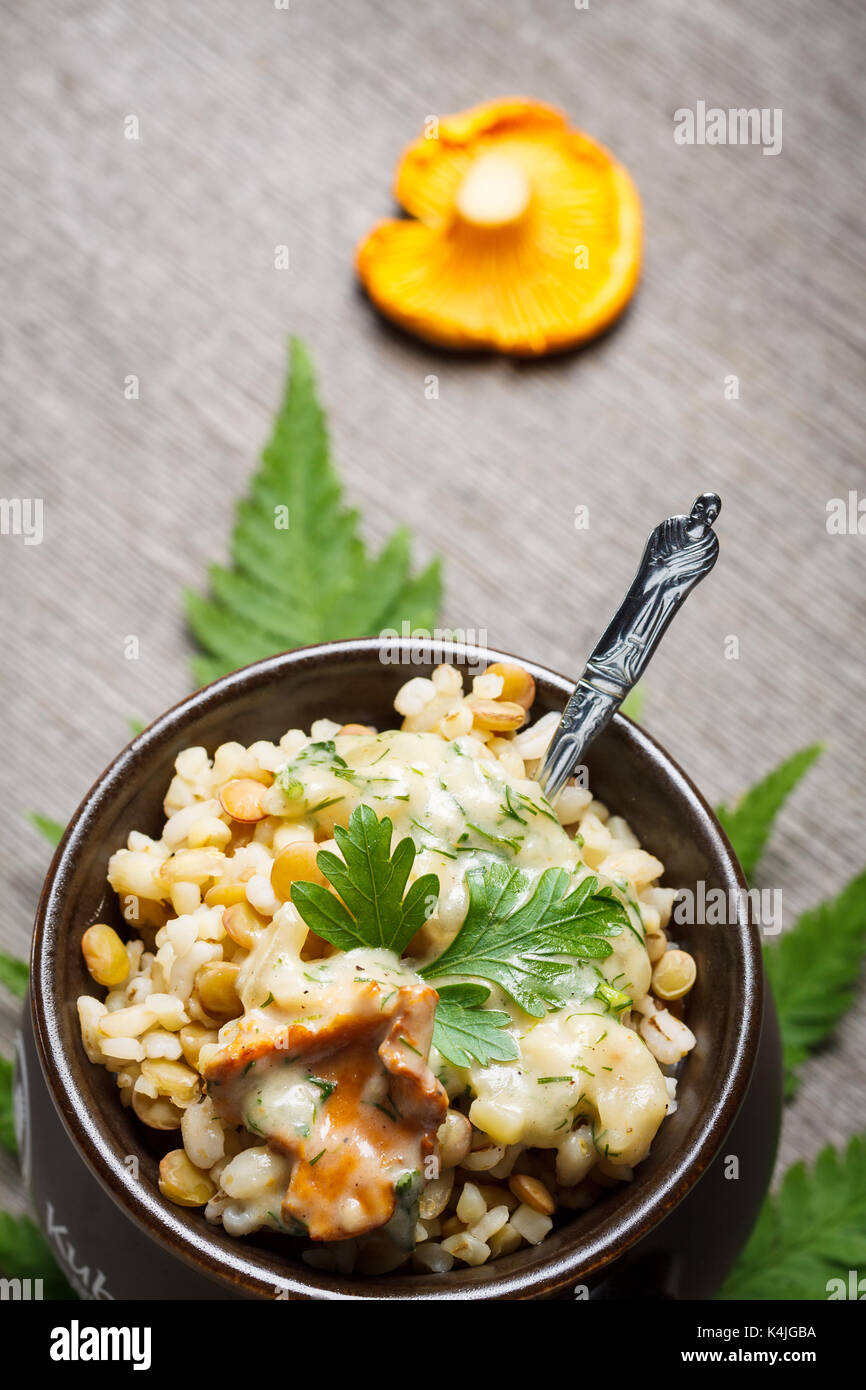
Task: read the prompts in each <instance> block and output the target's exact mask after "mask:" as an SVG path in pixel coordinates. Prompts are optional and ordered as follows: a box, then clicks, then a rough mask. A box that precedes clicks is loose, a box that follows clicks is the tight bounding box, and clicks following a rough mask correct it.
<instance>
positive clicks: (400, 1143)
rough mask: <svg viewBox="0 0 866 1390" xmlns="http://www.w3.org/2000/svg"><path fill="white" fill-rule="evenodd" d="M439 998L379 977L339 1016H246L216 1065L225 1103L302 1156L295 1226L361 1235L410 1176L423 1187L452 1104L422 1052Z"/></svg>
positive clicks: (414, 1185) (414, 1187)
mask: <svg viewBox="0 0 866 1390" xmlns="http://www.w3.org/2000/svg"><path fill="white" fill-rule="evenodd" d="M436 1000H437V995H436V992H435V990H432V989H430V988H429V987H428V986H427V985H408V986H404V987H402V988H399V989H393V988H391V987H390V986H389V987H388V988H386V989H382V988H381V987H380V985H378V984H377V983H376V981H374V980H370V981H369V982H368V983H366V984H364V985H363V987H362V988H361V989H360V990H359V991H358V992H357V993H355V994H354V995H353V997H352V1002H351V1005H350V1006H349V1007H347V1008H346V1009H345V1010H344V1011H343V1012H338V1013H336V1014H331V1015H321V1016H319V1018H310V1019H308V1020H306V1021H304V1022H294V1023H288V1024H283V1025H279V1024H273V1023H269V1022H266V1021H265V1019H264V1017H263V1016H262V1015H258V1014H256V1013H253V1014H248V1015H246V1016H245V1018H244V1019H243V1020H242V1022H241V1023H240V1025H239V1028H238V1031H237V1033H236V1034H235V1036H234V1038H233V1039H232V1041H231V1042H230V1043H229V1044H227V1045H226V1046H223V1047H221V1048H220V1049H219V1050H218V1052H217V1053H216V1054H215V1055H214V1056H212V1057H211V1058H210V1060H209V1061H208V1064H207V1066H206V1067H205V1068H204V1075H205V1077H206V1080H207V1082H208V1090H209V1093H210V1095H211V1096H212V1097H213V1100H214V1104H215V1105H216V1107H217V1109H218V1110H219V1111H220V1112H221V1113H222V1114H223V1115H224V1116H225V1117H226V1118H227V1119H229V1120H231V1121H233V1122H234V1123H236V1124H244V1125H246V1126H247V1128H248V1129H251V1130H252V1131H253V1132H254V1133H259V1134H261V1135H262V1136H263V1137H265V1138H266V1139H267V1141H268V1143H269V1144H270V1146H271V1147H272V1148H273V1149H275V1150H276V1151H277V1152H278V1153H284V1154H286V1155H287V1157H289V1158H292V1159H294V1160H295V1162H294V1166H293V1168H292V1173H291V1178H290V1181H289V1185H288V1188H287V1190H286V1193H285V1196H284V1197H283V1201H282V1210H281V1216H282V1220H283V1222H284V1223H285V1224H286V1226H287V1227H288V1228H289V1229H294V1230H297V1229H305V1230H306V1231H307V1232H308V1233H309V1235H310V1237H311V1238H312V1239H313V1240H342V1239H345V1238H348V1237H351V1236H358V1235H361V1234H363V1233H364V1232H366V1231H372V1230H374V1229H375V1228H376V1227H378V1226H382V1225H384V1224H385V1223H386V1222H387V1221H389V1220H390V1219H391V1218H392V1216H394V1214H395V1209H396V1207H397V1203H398V1198H399V1197H400V1195H401V1191H402V1190H403V1188H406V1187H407V1184H408V1187H409V1188H410V1189H411V1191H408V1190H407V1191H406V1194H405V1195H406V1197H407V1199H408V1198H411V1197H413V1196H415V1195H417V1191H418V1190H419V1188H420V1186H421V1185H422V1184H421V1176H422V1173H423V1172H424V1170H425V1161H426V1160H427V1159H429V1158H431V1157H432V1158H434V1159H435V1157H436V1131H437V1129H438V1128H439V1126H440V1124H441V1123H442V1120H443V1119H444V1116H445V1111H446V1110H447V1108H448V1097H447V1095H446V1093H445V1091H444V1089H443V1087H442V1086H441V1084H440V1083H439V1081H437V1079H436V1077H435V1076H434V1075H433V1073H432V1072H431V1070H430V1068H429V1067H428V1065H427V1062H426V1060H425V1059H426V1057H427V1053H428V1052H429V1050H430V1040H431V1037H432V1033H433V1015H434V1013H435V1010H436ZM406 1205H407V1206H408V1205H409V1203H408V1201H407V1203H406Z"/></svg>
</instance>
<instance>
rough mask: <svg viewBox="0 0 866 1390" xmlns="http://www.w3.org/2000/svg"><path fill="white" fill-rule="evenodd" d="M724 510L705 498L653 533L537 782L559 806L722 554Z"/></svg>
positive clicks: (577, 688) (713, 496)
mask: <svg viewBox="0 0 866 1390" xmlns="http://www.w3.org/2000/svg"><path fill="white" fill-rule="evenodd" d="M721 509H722V504H721V501H720V499H719V498H718V497H717V496H716V494H715V493H714V492H704V493H702V494H701V496H700V497H699V498H698V499H697V500H696V502H695V505H694V506H693V507H692V510H691V511H690V513H689V515H688V516H670V517H668V519H667V521H663V522H661V524H660V525H659V526H657V527H656V528H655V530H654V531H653V532H651V533H650V536H649V539H648V540H647V543H646V548H645V549H644V553H643V556H642V558H641V562H640V565H639V566H638V572H637V574H636V575H635V577H634V579H633V580H632V584H631V588H630V589H629V591H628V593H627V594H626V596H625V598H624V599H623V601H622V603H621V605H620V607H619V609H618V610H617V612H616V614H615V615H614V617H613V619H612V620H611V622H610V623H609V624H608V627H607V629H606V630H605V633H604V636H603V637H602V638H601V640H600V642H599V643H598V645H597V646H596V647H595V649H594V651H593V653H592V656H591V657H590V658H589V661H588V662H587V663H586V668H585V670H584V672H583V675H582V676H581V678H580V680H579V681H578V682H577V685H576V686H575V687H574V691H573V693H572V695H571V698H570V700H569V702H568V704H567V705H566V707H565V709H564V711H563V714H562V719H561V720H560V722H559V726H558V728H557V730H556V733H555V734H554V735H553V738H552V740H551V743H550V747H549V748H548V750H547V753H546V754H545V757H544V762H543V763H542V765H541V770H540V771H539V773H538V776H537V778H536V780H537V781H538V782H540V783H541V786H542V789H543V790H544V793H545V795H546V796H547V798H548V800H551V801H552V800H553V798H554V797H555V796H556V795H557V793H558V792H559V791H560V790H561V789H562V787H563V786H564V785H565V783H566V782H567V781H568V778H569V777H570V776H571V775H572V773H573V772H574V770H575V768H577V767H578V766H579V765H580V763H581V760H582V758H583V755H584V753H585V752H586V750H587V748H588V747H589V745H590V744H591V743H592V741H593V739H595V738H597V737H598V735H599V734H600V733H601V731H602V729H603V728H604V727H605V725H606V724H608V723H609V722H610V720H611V719H612V717H613V715H614V713H615V712H616V710H617V709H619V706H620V705H621V704H622V702H623V700H624V699H625V697H626V695H627V694H628V692H629V691H630V690H631V688H632V686H634V685H635V684H636V682H637V681H639V680H640V678H641V676H642V675H643V673H644V671H645V670H646V668H647V666H648V665H649V662H650V659H651V658H652V655H653V652H654V651H655V649H656V647H657V646H658V644H659V642H660V641H661V639H662V637H663V636H664V634H665V632H666V631H667V628H668V624H669V623H670V621H671V619H672V618H673V616H674V614H675V613H676V611H677V609H678V608H679V607H680V604H681V603H683V601H684V600H685V599H686V597H687V596H688V595H689V594H690V593H691V591H692V589H693V588H694V587H695V585H696V584H699V583H700V581H701V580H702V579H703V577H704V575H706V574H709V572H710V570H711V569H712V568H713V565H714V564H715V563H716V558H717V556H718V553H719V538H718V536H717V535H716V534H715V532H714V531H713V529H712V528H713V522H714V521H715V519H716V517H717V516H718V515H719V512H720V511H721Z"/></svg>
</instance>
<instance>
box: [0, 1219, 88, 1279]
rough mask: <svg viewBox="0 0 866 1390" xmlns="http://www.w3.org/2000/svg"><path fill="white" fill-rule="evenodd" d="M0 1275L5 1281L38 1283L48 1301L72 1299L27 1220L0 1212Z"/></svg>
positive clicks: (45, 1244) (37, 1231) (33, 1225)
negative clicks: (20, 1280)
mask: <svg viewBox="0 0 866 1390" xmlns="http://www.w3.org/2000/svg"><path fill="white" fill-rule="evenodd" d="M0 1271H2V1273H3V1274H4V1276H5V1277H6V1278H7V1279H41V1280H42V1281H43V1295H44V1297H45V1298H50V1299H67V1298H75V1297H76V1294H75V1293H74V1291H73V1290H72V1289H71V1288H70V1287H69V1284H68V1283H67V1282H66V1279H65V1278H64V1276H63V1274H62V1273H61V1271H60V1269H59V1268H58V1267H57V1263H56V1261H55V1259H54V1256H53V1254H52V1253H51V1247H50V1246H49V1244H48V1242H47V1241H46V1239H45V1237H44V1236H43V1234H42V1232H41V1231H40V1229H39V1227H38V1226H37V1225H36V1222H35V1221H31V1219H30V1217H29V1216H11V1215H10V1213H9V1212H8V1211H0Z"/></svg>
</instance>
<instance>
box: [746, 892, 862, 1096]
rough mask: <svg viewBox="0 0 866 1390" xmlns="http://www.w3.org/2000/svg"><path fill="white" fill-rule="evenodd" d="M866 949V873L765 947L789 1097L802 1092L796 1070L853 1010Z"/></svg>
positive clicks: (766, 966) (765, 964)
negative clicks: (865, 948) (852, 1005)
mask: <svg viewBox="0 0 866 1390" xmlns="http://www.w3.org/2000/svg"><path fill="white" fill-rule="evenodd" d="M864 945H866V871H864V872H863V873H861V874H860V875H858V877H857V878H854V879H852V880H851V882H850V883H849V884H848V885H847V887H846V888H843V890H842V892H841V893H840V894H839V895H838V897H836V898H832V899H830V900H829V901H828V902H823V903H819V904H818V906H817V907H813V908H810V909H809V910H808V911H807V912H804V913H802V915H801V916H800V917H798V919H797V921H796V922H795V923H794V925H793V927H791V928H790V929H789V930H788V931H786V932H784V933H783V935H782V936H780V937H779V939H778V941H776V942H775V943H774V944H773V945H766V946H765V947H764V966H765V968H766V971H767V976H768V978H769V980H770V984H771V986H772V989H773V996H774V998H775V1000H776V1008H777V1009H778V1012H779V1026H780V1028H781V1031H782V1050H783V1056H784V1062H785V1094H786V1096H788V1097H790V1096H792V1095H793V1093H794V1091H795V1090H796V1088H797V1080H798V1078H797V1072H796V1068H797V1067H798V1066H799V1064H800V1063H801V1062H803V1061H804V1060H805V1058H806V1057H807V1056H808V1055H809V1053H810V1052H812V1051H814V1049H815V1048H816V1047H818V1046H819V1044H820V1043H822V1042H824V1041H825V1039H826V1038H828V1037H829V1036H830V1034H831V1033H832V1031H833V1028H834V1027H835V1025H836V1023H837V1022H838V1021H839V1019H840V1018H841V1017H842V1015H843V1014H844V1013H845V1010H846V1009H848V1008H849V1007H850V1005H851V1002H852V996H853V990H854V986H855V985H856V983H857V980H858V978H859V974H860V965H861V962H862V958H863V948H864Z"/></svg>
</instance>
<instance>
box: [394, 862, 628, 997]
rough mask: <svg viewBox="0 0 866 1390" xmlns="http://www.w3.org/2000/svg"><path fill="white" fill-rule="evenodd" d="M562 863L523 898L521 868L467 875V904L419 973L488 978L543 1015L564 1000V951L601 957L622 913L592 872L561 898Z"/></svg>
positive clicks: (565, 881)
mask: <svg viewBox="0 0 866 1390" xmlns="http://www.w3.org/2000/svg"><path fill="white" fill-rule="evenodd" d="M570 881H571V879H570V875H569V874H568V873H567V871H566V870H565V869H545V871H544V873H543V874H541V876H540V877H539V879H538V881H537V883H536V884H535V887H534V889H533V890H532V892H531V893H529V896H525V895H526V893H527V889H528V887H529V880H528V879H527V876H526V875H525V874H524V873H522V871H521V870H520V869H515V868H509V866H508V865H507V864H503V863H500V862H495V863H491V864H487V865H485V866H484V867H483V868H477V869H470V870H468V872H467V874H466V883H467V887H468V888H469V907H468V909H467V912H466V916H465V918H464V920H463V925H462V926H461V928H460V930H459V931H458V933H457V935H456V936H455V937H454V939H453V941H452V942H451V943H450V944H449V945H448V946H447V947H446V949H445V950H444V951H443V952H442V955H441V956H438V957H437V958H436V960H434V961H432V962H431V963H430V965H427V966H425V967H424V968H423V970H422V971H421V974H422V975H423V976H424V978H425V979H427V980H435V979H440V978H442V977H443V976H455V975H456V976H460V977H470V978H474V979H481V980H490V981H491V983H493V984H496V985H498V986H499V988H500V989H503V990H504V991H505V993H506V994H507V995H508V996H509V997H510V998H511V999H513V1000H514V1002H515V1003H516V1004H518V1005H519V1006H520V1008H521V1009H523V1010H524V1012H525V1013H528V1014H531V1015H532V1017H534V1018H541V1017H542V1015H543V1014H544V1012H545V1009H546V1008H548V1007H556V1006H558V1005H559V1004H561V1003H562V1002H563V998H564V995H563V985H564V981H565V978H566V977H567V976H570V975H571V973H572V965H571V964H569V963H568V961H567V960H562V959H559V958H560V957H563V956H566V957H570V958H572V959H576V960H603V959H604V958H605V957H606V956H609V955H610V954H611V951H612V949H613V948H612V947H611V944H610V942H609V941H608V940H607V939H606V938H607V937H608V936H613V935H616V934H618V933H619V932H620V931H622V929H623V927H627V926H628V914H627V912H626V910H625V908H624V907H623V905H622V903H620V902H619V900H618V899H617V898H615V897H613V896H612V895H611V894H609V893H607V892H605V891H604V890H602V891H601V892H598V891H597V890H598V880H597V879H596V878H594V877H592V876H591V875H590V876H588V877H587V878H585V879H584V880H583V881H582V882H581V883H579V884H578V886H577V888H575V890H574V892H572V893H570V894H568V896H567V897H566V896H565V894H566V890H567V888H568V886H569V883H570Z"/></svg>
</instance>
